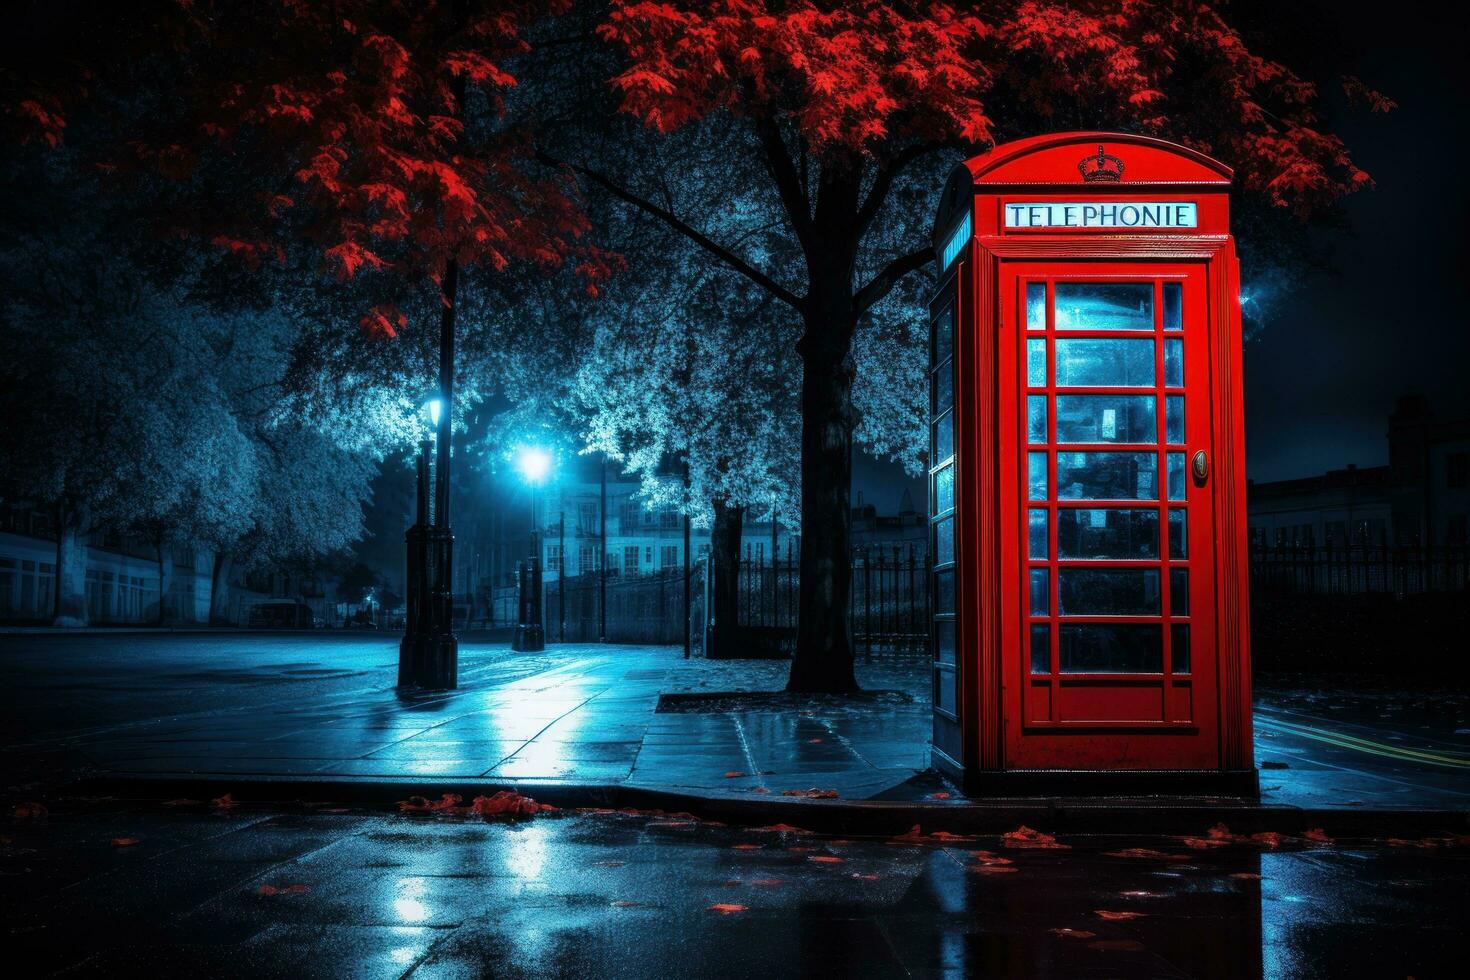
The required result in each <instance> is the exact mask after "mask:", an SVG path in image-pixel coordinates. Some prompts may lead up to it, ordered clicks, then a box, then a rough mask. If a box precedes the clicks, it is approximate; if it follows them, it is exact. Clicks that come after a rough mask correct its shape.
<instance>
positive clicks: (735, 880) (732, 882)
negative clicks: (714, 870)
mask: <svg viewBox="0 0 1470 980" xmlns="http://www.w3.org/2000/svg"><path fill="white" fill-rule="evenodd" d="M739 884H742V882H741V880H740V879H739V878H726V879H725V887H726V888H729V887H732V886H734V885H739Z"/></svg>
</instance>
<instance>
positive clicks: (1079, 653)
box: [1057, 623, 1164, 674]
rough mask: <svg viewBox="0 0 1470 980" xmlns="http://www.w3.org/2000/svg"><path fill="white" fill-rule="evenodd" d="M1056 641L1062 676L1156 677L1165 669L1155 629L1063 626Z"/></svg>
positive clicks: (1160, 636) (1117, 625)
mask: <svg viewBox="0 0 1470 980" xmlns="http://www.w3.org/2000/svg"><path fill="white" fill-rule="evenodd" d="M1057 638H1058V640H1059V641H1060V642H1059V646H1060V660H1061V669H1062V673H1064V674H1089V673H1091V674H1157V673H1160V672H1161V671H1162V670H1163V669H1164V637H1163V633H1162V631H1161V630H1160V628H1159V627H1157V626H1145V625H1140V624H1137V623H1064V624H1063V625H1062V626H1061V628H1060V630H1059V632H1058V634H1057Z"/></svg>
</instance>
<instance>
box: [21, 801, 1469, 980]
mask: <svg viewBox="0 0 1470 980" xmlns="http://www.w3.org/2000/svg"><path fill="white" fill-rule="evenodd" d="M1203 830H1204V828H1201V831H1203ZM119 839H121V840H127V839H136V840H137V843H135V844H126V845H118V844H115V843H113V841H114V840H119ZM1041 842H1042V843H1046V841H1045V838H1042V839H1041ZM1059 843H1061V844H1065V845H1069V846H1067V847H1066V848H1064V849H1063V848H1058V849H1019V848H1014V847H1008V846H1006V842H1005V841H1004V840H1002V839H1000V838H996V837H985V838H977V839H974V840H959V841H945V842H934V841H930V842H926V843H919V844H915V843H910V842H895V841H884V840H836V839H831V838H823V837H817V836H814V835H809V834H805V833H800V832H790V831H788V832H782V831H770V830H767V831H759V830H754V829H748V828H732V827H722V826H716V825H710V824H707V823H700V822H698V821H692V820H688V819H685V818H681V817H678V816H659V815H649V814H623V813H616V814H572V815H561V816H553V817H540V818H537V819H535V820H532V821H528V822H525V823H520V824H515V825H507V824H503V823H485V822H482V821H480V820H478V819H470V818H449V819H444V818H434V817H421V816H399V815H384V814H376V813H367V812H352V813H340V814H332V813H324V812H315V813H289V814H287V813H279V812H271V811H265V810H252V809H249V808H238V809H235V810H228V811H219V812H212V811H207V810H193V811H190V810H187V809H185V808H174V809H171V810H166V809H164V808H161V807H153V808H147V809H120V808H107V807H98V806H95V805H94V806H91V807H84V806H83V807H79V808H78V809H77V810H75V811H74V812H68V810H67V809H65V808H62V809H59V810H57V811H54V812H53V813H52V814H51V815H50V817H49V818H48V819H47V820H46V821H44V822H42V823H31V822H18V823H14V824H12V826H11V827H10V828H9V829H8V830H7V831H6V832H5V844H4V846H3V861H0V870H3V876H0V895H3V903H4V913H5V922H6V924H7V931H8V934H9V937H8V938H9V942H10V944H11V946H12V948H13V949H12V953H11V954H10V955H11V956H12V958H14V957H17V956H22V955H24V957H25V960H26V961H27V962H41V963H48V964H50V965H51V966H52V967H54V968H55V969H58V970H60V969H64V968H69V967H72V968H77V969H78V970H79V972H83V973H93V972H97V973H101V972H106V973H111V974H114V975H118V974H122V975H126V974H132V973H138V972H145V971H146V972H149V973H153V974H160V975H168V974H174V973H181V972H197V973H200V974H203V975H240V974H260V973H270V974H276V975H293V976H300V975H321V976H349V975H350V976H369V977H371V976H400V975H403V974H405V973H407V972H409V971H412V973H413V976H415V977H423V976H430V977H434V976H473V975H479V974H483V973H493V974H494V975H497V976H537V977H548V976H567V975H569V976H582V977H616V976H630V977H631V976H696V975H697V976H748V975H766V976H790V975H801V974H806V975H824V976H834V975H853V976H905V975H918V976H938V975H967V974H968V975H992V976H1065V977H1078V976H1109V977H1112V976H1130V977H1132V976H1157V977H1182V976H1190V977H1198V976H1203V977H1232V978H1233V977H1248V976H1256V975H1260V974H1262V973H1265V974H1266V975H1270V976H1306V977H1312V976H1323V977H1327V976H1350V975H1369V976H1408V975H1413V976H1417V977H1428V976H1438V975H1444V974H1447V973H1451V972H1454V973H1458V972H1459V971H1458V969H1457V966H1458V964H1459V963H1460V960H1461V956H1462V951H1461V944H1462V938H1463V935H1464V932H1465V929H1466V926H1467V924H1470V923H1467V913H1466V906H1465V902H1464V895H1465V893H1466V885H1467V883H1470V851H1467V849H1466V848H1465V847H1463V846H1458V845H1451V844H1449V843H1448V842H1446V844H1444V845H1442V846H1437V847H1433V848H1430V849H1421V848H1418V847H1410V846H1388V845H1387V844H1385V843H1384V842H1347V841H1342V842H1335V843H1334V844H1331V845H1310V846H1309V845H1308V844H1306V843H1305V842H1300V841H1298V842H1287V843H1285V844H1284V845H1283V846H1282V847H1281V848H1280V849H1277V850H1271V849H1269V848H1264V847H1262V846H1259V845H1231V846H1223V847H1209V848H1203V849H1195V848H1191V847H1189V846H1188V844H1187V843H1186V842H1184V841H1181V840H1180V839H1177V838H1138V839H1123V838H1063V839H1062V840H1061V841H1060V842H1059ZM262 886H269V887H270V888H274V889H279V890H280V891H279V893H277V894H261V889H262ZM293 886H299V887H296V888H294V889H293ZM267 890H269V889H267ZM721 906H724V907H726V908H725V910H723V911H722V910H721V908H720V907H721Z"/></svg>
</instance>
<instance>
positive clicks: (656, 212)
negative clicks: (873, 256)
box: [536, 153, 802, 312]
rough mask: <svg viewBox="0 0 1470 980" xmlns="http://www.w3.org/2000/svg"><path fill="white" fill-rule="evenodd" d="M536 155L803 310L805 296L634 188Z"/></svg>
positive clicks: (545, 156) (550, 158) (565, 163)
mask: <svg viewBox="0 0 1470 980" xmlns="http://www.w3.org/2000/svg"><path fill="white" fill-rule="evenodd" d="M536 158H537V159H538V160H540V161H541V162H542V163H545V164H547V165H549V166H555V167H567V168H569V169H571V170H572V171H573V172H575V173H579V174H581V175H583V176H584V177H586V178H587V179H588V180H590V181H592V182H593V183H594V184H597V185H598V186H599V187H601V188H603V189H604V190H606V191H607V192H608V193H610V194H612V195H613V196H614V197H616V198H618V199H619V200H621V201H624V202H626V203H628V204H631V205H633V206H634V207H635V208H638V209H639V210H640V211H643V212H644V213H645V214H651V215H653V216H654V217H655V218H658V219H659V220H660V221H662V222H663V223H664V224H666V225H668V226H669V227H670V228H672V229H674V230H675V231H677V232H678V233H679V234H681V235H683V236H684V237H685V238H687V239H689V240H690V241H692V242H694V243H695V244H696V245H698V246H699V247H700V248H702V249H704V250H705V251H706V252H709V253H710V254H711V255H713V256H714V257H715V258H717V259H719V260H720V261H721V262H723V263H725V265H727V266H729V267H730V268H731V269H733V270H734V271H735V272H738V273H740V274H741V275H743V276H744V277H745V278H747V279H749V280H750V281H751V282H753V283H755V284H756V285H757V286H760V287H761V288H762V289H764V290H766V291H767V292H769V293H770V294H771V295H772V296H774V297H776V298H777V299H779V300H781V301H782V302H784V303H786V304H787V305H789V306H790V307H791V308H792V309H794V310H797V311H798V312H800V311H801V309H802V299H801V297H800V296H797V295H796V294H795V293H793V292H792V291H791V290H789V289H787V288H786V287H785V286H783V285H781V284H780V283H779V282H777V281H776V280H774V279H772V278H771V277H770V276H768V275H766V274H765V273H764V272H762V271H760V270H759V269H757V268H756V267H755V266H753V265H751V264H750V263H749V262H746V261H745V260H744V259H742V258H741V257H740V256H738V255H736V254H735V253H734V252H732V251H730V250H729V249H727V248H725V247H724V246H723V245H721V244H720V243H719V242H716V241H714V240H713V239H711V238H710V237H709V236H708V235H705V234H704V233H703V232H701V231H699V229H697V228H694V227H693V226H691V225H689V224H688V223H687V222H685V221H683V220H682V219H680V218H679V216H678V215H676V214H674V213H673V212H672V211H669V210H667V209H665V208H661V207H659V206H658V205H657V204H654V203H652V202H651V201H645V200H644V199H643V198H641V197H639V196H638V195H637V194H634V193H633V192H632V191H629V190H627V189H626V188H624V187H621V186H620V185H618V184H617V183H614V182H613V181H612V180H611V179H610V178H608V177H606V176H604V175H603V174H601V173H598V172H597V171H596V170H593V169H591V168H589V167H584V166H581V165H579V164H575V163H567V162H566V161H564V160H558V159H557V158H555V157H553V156H550V155H548V154H545V153H537V154H536Z"/></svg>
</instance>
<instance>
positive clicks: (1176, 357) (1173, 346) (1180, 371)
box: [1164, 338, 1184, 388]
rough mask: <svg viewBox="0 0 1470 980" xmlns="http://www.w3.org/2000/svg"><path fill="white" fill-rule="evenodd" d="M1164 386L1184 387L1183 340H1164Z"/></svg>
mask: <svg viewBox="0 0 1470 980" xmlns="http://www.w3.org/2000/svg"><path fill="white" fill-rule="evenodd" d="M1164 386H1165V387H1166V388H1183V387H1184V341H1182V340H1174V339H1172V338H1171V339H1169V340H1166V341H1164Z"/></svg>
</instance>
